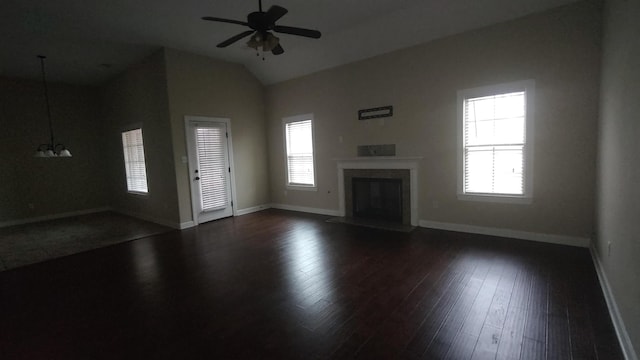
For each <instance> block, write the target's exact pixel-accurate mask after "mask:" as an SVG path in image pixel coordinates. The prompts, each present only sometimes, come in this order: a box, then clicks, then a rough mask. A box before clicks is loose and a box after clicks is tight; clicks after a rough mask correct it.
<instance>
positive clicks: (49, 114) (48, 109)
mask: <svg viewBox="0 0 640 360" xmlns="http://www.w3.org/2000/svg"><path fill="white" fill-rule="evenodd" d="M38 57H39V58H40V68H41V69H42V85H43V87H44V100H45V103H46V104H47V118H48V119H49V132H50V134H51V146H55V143H54V142H53V123H52V122H51V107H50V106H49V91H48V90H47V78H46V76H45V72H44V59H46V58H47V57H46V56H44V55H38Z"/></svg>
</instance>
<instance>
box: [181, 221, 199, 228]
mask: <svg viewBox="0 0 640 360" xmlns="http://www.w3.org/2000/svg"><path fill="white" fill-rule="evenodd" d="M194 226H196V223H194V222H193V220H189V221H185V222H181V223H180V224H178V229H180V230H184V229H188V228H192V227H194Z"/></svg>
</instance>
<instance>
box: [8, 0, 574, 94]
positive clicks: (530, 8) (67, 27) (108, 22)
mask: <svg viewBox="0 0 640 360" xmlns="http://www.w3.org/2000/svg"><path fill="white" fill-rule="evenodd" d="M573 1H575V0H307V1H299V0H297V1H296V0H273V2H272V1H269V0H265V1H264V2H263V8H264V9H265V10H266V9H268V8H269V7H270V6H271V5H274V4H276V5H280V6H282V7H285V8H287V9H288V10H289V13H288V14H286V15H285V16H284V17H283V18H282V19H280V20H279V21H278V24H279V25H287V26H298V27H304V28H311V29H317V30H320V31H321V32H322V38H320V39H318V40H314V39H308V38H303V37H298V36H292V35H286V34H279V35H278V36H279V37H280V42H281V44H282V46H283V47H284V48H285V51H286V52H285V53H284V54H283V55H280V56H273V55H271V54H267V56H266V57H265V60H262V58H261V57H257V56H256V53H255V50H253V49H251V48H249V47H247V46H246V45H245V42H246V41H239V42H237V43H235V44H233V45H231V46H229V47H227V48H223V49H220V48H216V44H218V43H219V42H221V41H223V40H226V39H227V38H229V37H231V36H233V35H236V34H238V33H240V32H242V31H244V30H245V28H244V27H242V26H239V25H235V24H226V23H215V22H208V21H203V20H201V19H200V18H201V17H202V16H215V17H222V18H230V19H237V20H242V21H245V19H246V15H247V14H248V13H250V12H252V11H256V10H257V9H258V0H180V1H177V0H110V1H97V0H55V1H51V0H3V1H2V2H0V14H2V21H0V33H1V34H2V40H3V41H2V45H1V49H2V50H1V51H0V75H2V76H8V77H20V78H37V77H38V76H39V62H38V59H37V58H36V55H37V54H44V55H47V57H48V60H47V69H48V74H47V76H48V78H49V79H50V80H51V81H60V82H68V83H76V84H97V83H100V82H101V81H104V80H106V79H108V78H110V77H112V76H113V75H115V74H117V73H119V72H121V71H122V70H124V69H126V68H127V67H128V66H130V65H131V64H133V63H135V62H138V61H140V60H141V59H142V58H144V57H145V56H147V55H149V54H151V53H152V52H154V51H156V50H157V49H159V48H160V47H163V46H166V47H171V48H175V49H179V50H184V51H188V52H192V53H196V54H201V55H206V56H210V57H213V58H217V59H221V60H226V61H231V62H236V63H240V64H244V65H245V66H246V67H247V68H248V69H249V71H251V72H252V73H253V74H254V75H255V76H256V77H257V78H258V79H259V80H260V81H261V82H263V83H264V84H272V83H276V82H280V81H284V80H288V79H291V78H295V77H298V76H302V75H306V74H310V73H313V72H316V71H319V70H322V69H327V68H331V67H335V66H338V65H341V64H345V63H349V62H353V61H357V60H360V59H364V58H368V57H372V56H375V55H379V54H383V53H387V52H390V51H393V50H397V49H400V48H404V47H408V46H411V45H415V44H419V43H423V42H426V41H430V40H433V39H437V38H441V37H444V36H448V35H451V34H455V33H459V32H463V31H466V30H470V29H474V28H479V27H482V26H486V25H490V24H494V23H498V22H503V21H507V20H510V19H514V18H518V17H521V16H524V15H527V14H530V13H535V12H539V11H543V10H546V9H549V8H553V7H556V6H561V5H564V4H567V3H570V2H573Z"/></svg>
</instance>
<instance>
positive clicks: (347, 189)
mask: <svg viewBox="0 0 640 360" xmlns="http://www.w3.org/2000/svg"><path fill="white" fill-rule="evenodd" d="M421 159H422V158H421V157H396V156H388V157H387V156H378V157H357V158H348V159H336V162H337V167H338V200H339V214H340V216H343V217H353V202H352V195H353V194H352V191H353V188H352V186H353V185H352V179H353V178H354V177H359V178H383V179H401V181H402V200H403V201H402V203H403V207H402V223H403V224H405V225H413V226H417V225H418V163H419V161H420V160H421Z"/></svg>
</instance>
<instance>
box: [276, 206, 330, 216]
mask: <svg viewBox="0 0 640 360" xmlns="http://www.w3.org/2000/svg"><path fill="white" fill-rule="evenodd" d="M271 207H272V208H274V209H281V210H291V211H299V212H306V213H312V214H319V215H328V216H339V214H340V212H339V211H338V210H330V209H319V208H312V207H306V206H295V205H286V204H271Z"/></svg>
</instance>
